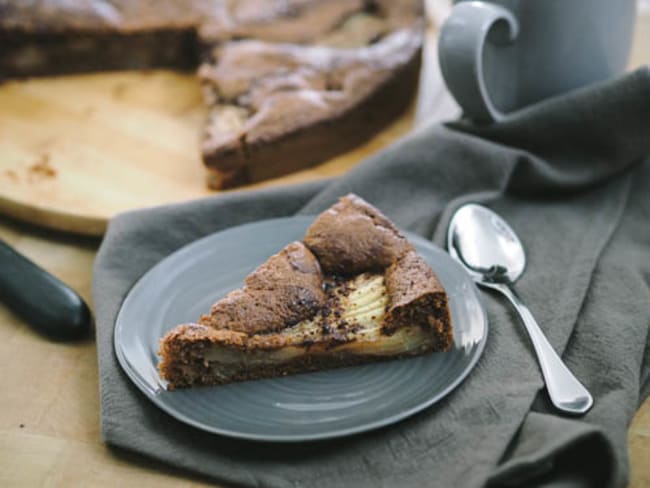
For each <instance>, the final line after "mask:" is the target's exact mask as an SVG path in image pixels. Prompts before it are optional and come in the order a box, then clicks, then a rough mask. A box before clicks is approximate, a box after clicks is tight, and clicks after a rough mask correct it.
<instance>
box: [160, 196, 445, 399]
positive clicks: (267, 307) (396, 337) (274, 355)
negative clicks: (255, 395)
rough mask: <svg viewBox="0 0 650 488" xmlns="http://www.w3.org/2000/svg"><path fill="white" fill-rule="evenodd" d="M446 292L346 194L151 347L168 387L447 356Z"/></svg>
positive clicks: (386, 225)
mask: <svg viewBox="0 0 650 488" xmlns="http://www.w3.org/2000/svg"><path fill="white" fill-rule="evenodd" d="M452 342H453V334H452V324H451V317H450V314H449V304H448V299H447V294H446V293H445V290H444V289H443V287H442V285H441V284H440V282H439V281H438V279H437V278H436V276H435V274H434V273H433V271H432V270H431V267H430V266H429V265H428V264H427V263H426V262H425V261H424V260H423V259H422V258H421V257H420V256H419V255H418V254H417V253H416V251H415V249H414V248H413V246H412V244H411V243H410V242H409V241H408V240H407V239H406V238H405V237H404V236H403V235H402V234H401V233H400V232H399V231H398V230H397V228H396V227H395V226H394V225H393V224H392V223H391V222H390V221H389V220H388V218H386V216H384V215H383V214H382V213H381V212H380V211H379V210H377V209H376V208H374V207H373V206H371V205H370V204H368V203H367V202H365V201H364V200H362V199H361V198H359V197H357V196H355V195H348V196H346V197H343V198H341V199H340V201H339V202H338V203H337V204H335V205H334V206H333V207H331V208H330V209H328V210H326V211H325V212H323V213H322V214H321V215H320V216H318V217H317V218H316V220H315V221H314V223H313V224H312V225H311V226H310V227H309V229H308V230H307V233H306V234H305V237H304V239H303V241H302V242H300V241H296V242H292V243H290V244H288V245H287V246H286V247H285V248H284V249H282V250H281V251H280V252H279V253H277V254H275V255H273V256H271V257H270V258H269V259H268V260H267V261H266V262H265V263H264V264H262V265H261V266H260V267H259V268H257V269H256V270H255V271H254V272H252V273H251V274H250V275H248V276H247V277H246V279H245V283H244V286H243V287H242V288H240V289H237V290H234V291H232V292H231V293H229V294H228V295H226V296H225V297H224V298H222V299H221V300H219V301H218V302H216V303H215V304H214V305H213V306H212V308H211V310H210V312H209V313H208V314H206V315H203V316H202V317H200V319H199V320H198V322H197V323H187V324H181V325H179V326H177V327H175V328H174V329H172V330H171V331H169V332H168V333H167V334H166V335H165V336H164V337H163V338H162V339H161V341H160V351H159V354H160V357H161V361H160V363H159V370H160V375H161V377H162V378H163V379H165V380H167V382H168V388H169V389H174V388H184V387H191V386H198V385H215V384H223V383H230V382H234V381H243V380H253V379H258V378H268V377H274V376H283V375H287V374H293V373H302V372H309V371H317V370H322V369H328V368H335V367H340V366H350V365H355V364H361V363H366V362H370V361H377V360H385V359H394V358H402V357H409V356H415V355H421V354H426V353H430V352H433V351H446V350H448V349H449V348H450V347H451V344H452Z"/></svg>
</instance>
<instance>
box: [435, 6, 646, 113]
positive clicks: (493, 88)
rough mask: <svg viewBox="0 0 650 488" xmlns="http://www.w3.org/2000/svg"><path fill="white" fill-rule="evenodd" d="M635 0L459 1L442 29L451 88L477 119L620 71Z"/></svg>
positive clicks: (444, 70) (446, 77)
mask: <svg viewBox="0 0 650 488" xmlns="http://www.w3.org/2000/svg"><path fill="white" fill-rule="evenodd" d="M635 14H636V0H490V1H460V2H457V3H456V5H454V7H453V9H452V11H451V14H450V15H449V17H448V18H447V19H446V21H445V23H444V24H443V26H442V29H441V31H440V40H439V44H438V55H439V59H440V68H441V71H442V75H443V78H444V80H445V83H446V85H447V87H448V88H449V91H450V92H451V93H452V95H453V96H454V98H455V99H456V101H457V102H458V103H459V105H460V106H461V107H462V108H463V110H464V111H465V114H466V115H468V116H470V117H472V118H473V119H475V120H477V121H483V122H485V121H493V120H496V121H498V120H501V119H502V118H503V117H504V114H505V113H507V112H511V111H513V110H516V109H518V108H521V107H524V106H526V105H529V104H531V103H534V102H537V101H539V100H542V99H544V98H547V97H551V96H553V95H557V94H560V93H563V92H566V91H569V90H572V89H574V88H578V87H580V86H583V85H587V84H589V83H593V82H595V81H600V80H604V79H607V78H611V77H614V76H617V75H619V74H621V73H623V72H624V71H625V67H626V65H627V62H628V57H629V54H630V48H631V45H632V35H633V31H634V17H635Z"/></svg>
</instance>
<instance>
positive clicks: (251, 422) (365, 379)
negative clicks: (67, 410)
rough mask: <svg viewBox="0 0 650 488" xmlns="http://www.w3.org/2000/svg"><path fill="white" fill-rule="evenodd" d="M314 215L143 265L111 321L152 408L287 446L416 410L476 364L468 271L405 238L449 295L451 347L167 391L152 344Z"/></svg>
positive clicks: (478, 334) (296, 234) (476, 331)
mask: <svg viewBox="0 0 650 488" xmlns="http://www.w3.org/2000/svg"><path fill="white" fill-rule="evenodd" d="M312 221H313V217H291V218H285V219H274V220H265V221H261V222H256V223H253V224H247V225H243V226H240V227H235V228H232V229H228V230H226V231H223V232H219V233H216V234H212V235H210V236H207V237H205V238H203V239H200V240H198V241H195V242H193V243H191V244H189V245H187V246H185V247H184V248H182V249H180V250H179V251H177V252H175V253H173V254H172V255H170V256H168V257H167V258H165V259H163V260H162V261H161V262H160V263H158V264H157V265H156V266H154V267H153V268H152V269H151V270H149V271H148V272H147V273H146V274H145V275H144V276H143V277H142V278H141V279H140V280H139V281H138V282H137V283H136V284H135V286H134V287H133V289H132V290H131V291H130V292H129V294H128V296H127V297H126V299H125V300H124V303H123V305H122V309H121V310H120V313H119V315H118V318H117V323H116V326H115V351H116V353H117V357H118V359H119V362H120V364H121V365H122V368H124V371H126V373H127V374H128V376H129V377H130V378H131V380H132V381H133V382H134V383H135V384H136V385H137V386H138V387H139V388H140V389H141V390H142V392H143V393H144V394H145V395H146V396H147V397H148V398H149V399H150V400H151V401H152V402H154V403H155V404H156V405H158V406H159V407H160V408H162V409H163V410H164V411H166V412H167V413H169V414H170V415H172V416H173V417H176V418H177V419H179V420H181V421H183V422H186V423H188V424H190V425H193V426H195V427H197V428H199V429H203V430H206V431H209V432H214V433H217V434H222V435H227V436H232V437H237V438H243V439H252V440H258V441H275V442H292V441H304V440H316V439H326V438H333V437H340V436H345V435H350V434H354V433H358V432H363V431H367V430H370V429H375V428H378V427H382V426H385V425H388V424H391V423H393V422H397V421H398V420H401V419H403V418H405V417H408V416H409V415H412V414H414V413H416V412H418V411H420V410H422V409H424V408H426V407H428V406H429V405H432V404H433V403H435V402H436V401H438V400H440V399H441V398H443V397H444V396H445V395H447V394H448V393H449V392H450V391H451V390H452V389H453V388H454V387H456V386H457V385H458V384H459V383H460V382H461V381H462V380H463V379H464V378H465V377H466V376H467V374H468V373H469V372H470V370H471V369H472V368H473V367H474V365H475V364H476V361H477V360H478V358H479V356H480V355H481V352H482V351H483V347H484V346H485V341H486V338H487V319H486V315H485V310H484V308H483V305H482V303H481V298H480V295H479V292H478V290H477V289H476V287H475V285H474V283H473V282H472V281H471V279H470V278H469V276H468V275H467V274H466V273H465V272H464V271H463V270H462V269H461V268H460V267H459V266H458V265H457V264H456V263H455V262H454V261H453V260H452V259H451V258H450V257H449V256H448V255H447V254H446V253H445V252H443V251H441V250H440V249H438V248H437V247H436V246H434V245H433V244H432V243H431V242H429V241H427V240H425V239H422V238H421V237H419V236H416V235H411V234H409V235H408V237H409V239H410V240H411V242H412V243H413V244H414V245H415V247H416V248H417V250H418V252H419V253H420V254H421V255H422V256H423V257H424V258H425V259H426V260H427V261H428V262H429V264H430V265H431V267H432V268H433V269H434V271H435V272H436V274H437V275H438V277H439V278H440V281H441V282H442V284H443V286H444V287H445V289H446V290H447V292H448V294H449V298H450V301H451V316H452V320H453V325H454V346H453V348H452V350H451V351H449V352H445V353H434V354H431V355H428V356H426V357H418V358H412V359H405V360H399V361H389V362H384V363H377V364H370V365H364V366H356V367H353V368H345V369H337V370H331V371H323V372H319V373H310V374H303V375H296V376H289V377H285V378H277V379H270V380H259V381H249V382H244V383H237V384H232V385H225V386H215V387H206V388H196V389H190V390H176V391H167V390H166V389H165V383H164V382H163V381H162V380H161V379H160V378H159V376H158V373H157V370H156V365H157V363H158V358H157V356H156V352H157V350H158V340H159V339H160V337H162V336H163V335H164V334H165V333H166V332H167V331H168V330H170V329H171V328H172V327H174V326H175V325H177V324H180V323H183V322H188V321H195V320H196V319H197V317H199V315H201V313H204V312H205V311H207V310H209V308H210V305H211V304H212V303H213V302H214V301H216V300H217V299H218V298H220V297H222V296H223V295H225V294H226V293H227V292H228V291H230V290H232V289H234V288H238V287H240V286H241V284H242V282H243V279H244V277H245V276H246V275H247V274H248V273H250V272H251V271H252V270H253V269H254V268H256V267H257V266H258V265H260V264H261V263H263V262H264V261H265V260H266V259H267V258H268V257H269V256H270V255H271V254H274V253H276V252H277V251H279V250H280V249H281V248H282V247H283V246H285V245H286V244H287V243H289V242H291V241H293V240H297V239H301V238H302V236H303V235H304V233H305V230H306V229H307V227H308V226H309V224H310V223H311V222H312Z"/></svg>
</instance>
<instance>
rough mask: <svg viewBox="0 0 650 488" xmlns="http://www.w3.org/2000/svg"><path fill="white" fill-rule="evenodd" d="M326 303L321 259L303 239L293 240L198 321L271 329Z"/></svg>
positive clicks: (223, 326) (257, 330)
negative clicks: (319, 262) (299, 240)
mask: <svg viewBox="0 0 650 488" xmlns="http://www.w3.org/2000/svg"><path fill="white" fill-rule="evenodd" d="M324 303H325V293H324V292H323V278H322V274H321V270H320V266H319V265H318V261H316V258H315V257H314V255H313V254H312V253H311V252H310V251H309V249H307V248H306V247H305V246H304V245H303V244H302V243H301V242H293V243H291V244H289V245H288V246H286V247H285V248H284V249H282V251H280V252H279V253H278V254H275V255H273V256H271V257H270V258H269V259H268V261H266V262H265V263H264V264H263V265H261V266H260V267H259V268H257V269H256V270H255V271H254V272H253V273H251V274H250V275H249V276H248V277H247V278H246V280H245V286H244V287H243V288H241V289H239V290H235V291H233V292H231V293H229V294H228V295H226V296H225V297H224V298H223V299H222V300H220V301H218V302H217V303H216V304H214V305H213V307H212V309H211V310H210V314H209V315H204V316H203V317H201V320H200V321H199V322H200V323H201V324H203V325H207V326H210V327H213V328H216V329H230V330H236V331H240V332H245V333H247V334H255V333H261V332H272V331H277V330H279V329H283V328H285V327H287V326H290V325H293V324H295V323H297V322H300V321H301V320H306V319H309V318H311V317H312V316H313V315H314V314H315V313H316V312H317V311H318V310H319V309H320V308H321V307H322V306H323V305H324Z"/></svg>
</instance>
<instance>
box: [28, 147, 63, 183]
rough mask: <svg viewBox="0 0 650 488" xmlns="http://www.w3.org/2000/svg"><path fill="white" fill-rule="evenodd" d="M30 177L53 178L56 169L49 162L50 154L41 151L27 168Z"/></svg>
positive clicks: (38, 178) (37, 178)
mask: <svg viewBox="0 0 650 488" xmlns="http://www.w3.org/2000/svg"><path fill="white" fill-rule="evenodd" d="M27 171H28V175H29V176H30V179H32V180H33V179H36V180H42V179H46V178H55V177H56V169H55V168H54V167H53V166H52V165H51V164H50V155H49V154H48V153H43V154H41V155H40V156H39V158H38V159H37V160H36V162H35V163H34V164H32V165H31V166H30V167H29V168H28V170H27Z"/></svg>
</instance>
